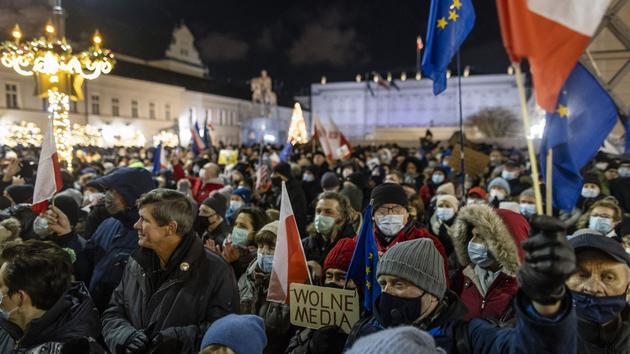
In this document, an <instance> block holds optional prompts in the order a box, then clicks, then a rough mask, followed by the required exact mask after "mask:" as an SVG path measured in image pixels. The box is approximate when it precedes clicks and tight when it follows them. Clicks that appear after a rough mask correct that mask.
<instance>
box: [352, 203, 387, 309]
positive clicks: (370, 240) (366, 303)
mask: <svg viewBox="0 0 630 354" xmlns="http://www.w3.org/2000/svg"><path fill="white" fill-rule="evenodd" d="M371 220H372V204H370V205H368V207H367V208H366V209H365V211H364V212H363V225H362V226H361V230H360V231H359V238H358V240H357V246H356V248H355V249H354V254H353V255H352V260H351V261H350V266H348V273H347V274H346V278H347V279H352V280H354V282H355V283H356V284H357V287H360V286H361V284H363V310H364V311H365V312H366V313H367V314H371V313H372V306H373V304H374V301H375V300H376V298H377V297H378V296H379V295H380V294H381V286H380V285H379V284H378V281H376V266H377V265H378V248H377V247H376V240H375V239H374V228H373V226H372V222H371Z"/></svg>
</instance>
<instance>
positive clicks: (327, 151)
mask: <svg viewBox="0 0 630 354" xmlns="http://www.w3.org/2000/svg"><path fill="white" fill-rule="evenodd" d="M312 131H313V139H315V140H319V143H320V144H321V146H322V150H324V155H326V158H328V159H329V160H332V159H333V149H332V148H331V147H330V142H329V141H328V132H326V128H325V127H324V125H323V124H322V122H321V121H320V120H319V118H317V116H315V114H313V130H312Z"/></svg>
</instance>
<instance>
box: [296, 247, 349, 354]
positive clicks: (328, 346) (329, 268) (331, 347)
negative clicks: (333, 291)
mask: <svg viewBox="0 0 630 354" xmlns="http://www.w3.org/2000/svg"><path fill="white" fill-rule="evenodd" d="M355 247H356V241H355V240H354V239H352V238H342V239H340V240H339V241H338V242H337V243H336V244H335V247H333V248H332V249H331V250H330V252H329V253H328V256H326V260H324V274H325V280H324V286H325V287H328V288H337V289H344V288H345V289H350V290H354V289H356V288H357V287H356V284H355V283H354V281H352V280H348V281H347V282H346V272H347V271H348V266H349V265H350V260H352V254H353V253H354V248H355ZM347 338H348V335H347V334H345V333H343V332H342V331H341V330H340V328H339V327H337V326H324V327H322V328H319V329H312V328H304V329H302V330H299V331H298V332H297V333H296V334H295V335H294V336H293V338H291V341H290V342H289V346H288V347H287V350H286V351H285V353H286V354H306V353H308V354H319V353H321V354H331V353H341V352H342V350H343V347H344V344H345V342H346V339H347Z"/></svg>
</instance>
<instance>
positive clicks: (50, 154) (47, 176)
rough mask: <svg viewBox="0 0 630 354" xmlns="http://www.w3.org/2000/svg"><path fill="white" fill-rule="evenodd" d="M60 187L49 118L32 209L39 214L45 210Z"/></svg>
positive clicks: (51, 124) (40, 155) (55, 148)
mask: <svg viewBox="0 0 630 354" xmlns="http://www.w3.org/2000/svg"><path fill="white" fill-rule="evenodd" d="M62 187H63V182H62V180H61V169H60V168H59V158H58V157H57V146H56V145H55V138H54V137H53V123H52V119H49V120H48V127H47V129H46V135H44V141H43V142H42V151H41V153H40V154H39V164H38V166H37V177H36V179H35V190H34V193H33V205H32V206H31V208H32V209H33V211H34V212H36V213H38V214H39V213H41V212H43V211H44V210H46V208H48V202H49V200H50V199H51V198H52V197H53V195H55V193H56V192H58V191H60V190H61V188H62Z"/></svg>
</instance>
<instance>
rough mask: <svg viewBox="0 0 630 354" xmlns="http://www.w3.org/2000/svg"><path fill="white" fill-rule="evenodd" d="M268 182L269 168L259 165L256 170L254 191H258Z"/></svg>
mask: <svg viewBox="0 0 630 354" xmlns="http://www.w3.org/2000/svg"><path fill="white" fill-rule="evenodd" d="M268 180H269V167H267V165H265V164H261V165H260V166H259V167H258V169H257V170H256V189H259V188H260V187H261V186H262V185H263V184H264V183H265V182H267V181H268Z"/></svg>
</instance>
